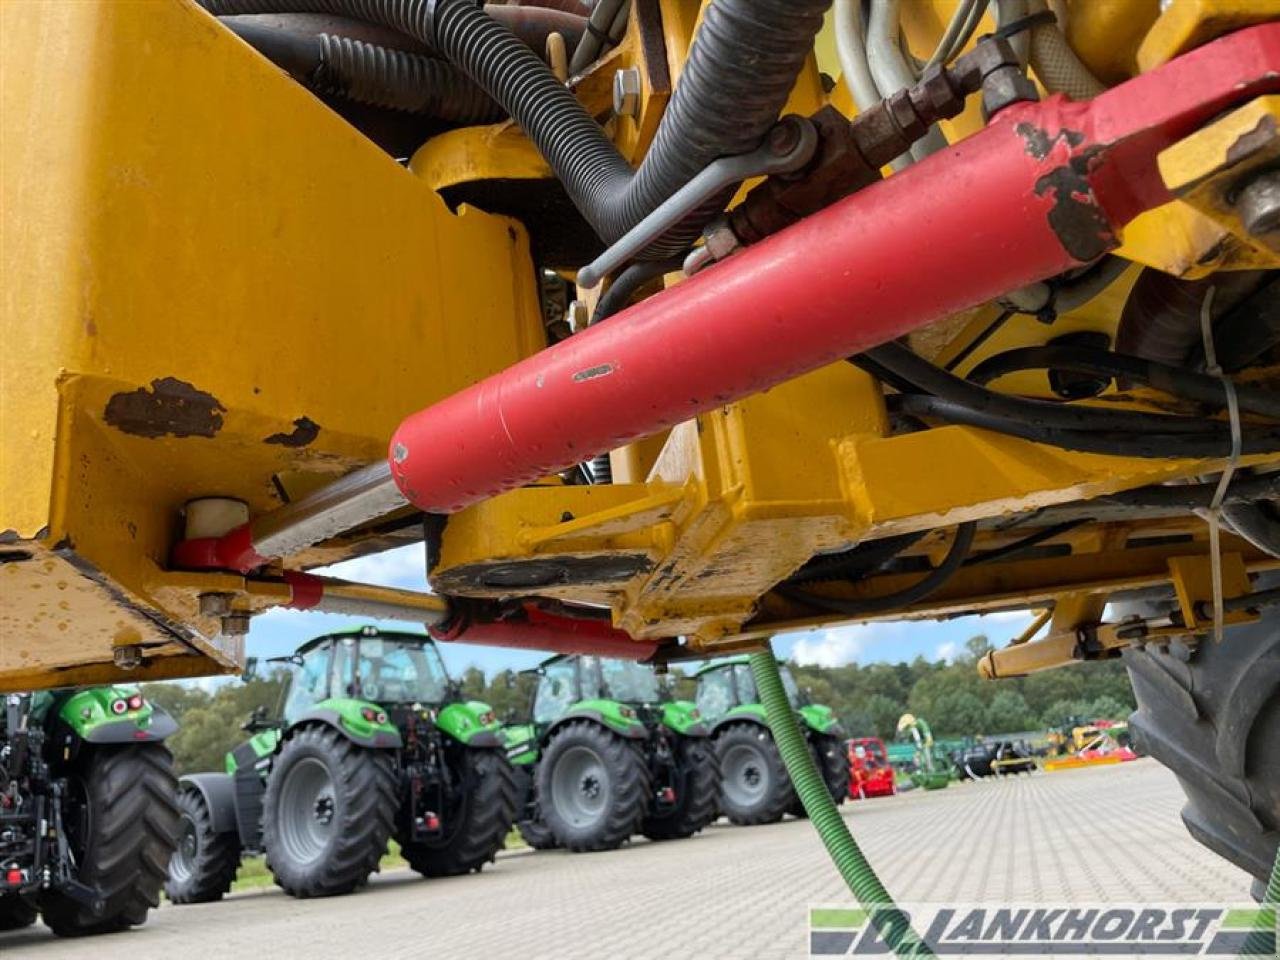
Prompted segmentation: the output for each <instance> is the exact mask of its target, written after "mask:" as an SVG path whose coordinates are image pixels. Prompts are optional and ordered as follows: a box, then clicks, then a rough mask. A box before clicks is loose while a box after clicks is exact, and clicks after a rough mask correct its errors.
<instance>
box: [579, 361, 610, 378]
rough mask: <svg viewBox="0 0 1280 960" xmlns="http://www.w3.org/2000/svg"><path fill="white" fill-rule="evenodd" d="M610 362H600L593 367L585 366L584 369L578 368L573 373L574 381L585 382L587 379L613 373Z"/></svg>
mask: <svg viewBox="0 0 1280 960" xmlns="http://www.w3.org/2000/svg"><path fill="white" fill-rule="evenodd" d="M613 369H614V368H613V364H612V363H601V364H598V365H596V366H594V367H587V369H585V370H579V371H578V372H577V373H575V374H574V375H573V382H574V383H585V382H586V381H588V380H598V379H599V378H600V377H607V376H608V375H609V374H611V373H613Z"/></svg>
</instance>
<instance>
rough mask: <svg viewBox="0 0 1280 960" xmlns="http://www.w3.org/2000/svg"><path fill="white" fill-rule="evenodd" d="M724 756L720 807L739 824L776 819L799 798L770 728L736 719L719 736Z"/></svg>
mask: <svg viewBox="0 0 1280 960" xmlns="http://www.w3.org/2000/svg"><path fill="white" fill-rule="evenodd" d="M715 748H716V756H717V757H718V758H719V760H720V809H721V810H723V811H724V814H725V816H727V817H728V818H729V820H730V821H731V822H733V823H736V824H738V825H739V826H754V825H755V824H759V823H776V822H777V821H779V820H781V819H782V816H783V814H785V813H786V812H787V810H788V809H790V808H791V806H792V804H793V803H795V802H796V791H795V788H794V787H793V786H792V785H791V778H790V777H788V776H787V768H786V766H785V765H784V764H783V762H782V754H781V753H779V752H778V747H777V744H775V743H774V742H773V737H772V736H771V735H770V734H769V731H768V730H766V729H765V728H764V727H762V726H760V725H759V724H755V723H734V724H731V725H729V726H728V727H726V728H725V730H724V731H723V732H722V733H721V734H720V735H719V736H717V737H716V741H715Z"/></svg>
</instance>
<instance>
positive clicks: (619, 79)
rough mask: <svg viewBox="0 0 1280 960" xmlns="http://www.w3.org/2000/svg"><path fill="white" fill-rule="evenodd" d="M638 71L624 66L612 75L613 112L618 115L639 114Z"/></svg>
mask: <svg viewBox="0 0 1280 960" xmlns="http://www.w3.org/2000/svg"><path fill="white" fill-rule="evenodd" d="M640 93H641V89H640V71H639V70H638V69H637V68H635V67H626V68H624V69H622V70H619V71H618V72H617V73H615V74H614V75H613V112H614V113H615V114H617V115H618V116H620V117H630V118H631V119H633V120H634V119H635V118H636V117H638V116H640Z"/></svg>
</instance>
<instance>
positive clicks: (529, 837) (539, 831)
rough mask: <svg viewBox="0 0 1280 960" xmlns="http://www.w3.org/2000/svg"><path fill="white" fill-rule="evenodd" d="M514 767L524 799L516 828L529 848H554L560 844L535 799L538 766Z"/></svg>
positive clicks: (524, 765)
mask: <svg viewBox="0 0 1280 960" xmlns="http://www.w3.org/2000/svg"><path fill="white" fill-rule="evenodd" d="M530 767H532V769H530ZM515 769H516V779H517V781H518V782H519V783H520V789H521V792H522V794H523V801H524V802H523V805H522V806H521V807H520V811H521V814H522V818H521V819H520V820H519V821H518V822H517V823H516V829H518V830H519V831H520V836H521V837H522V838H523V839H524V842H525V844H526V845H527V846H529V847H530V848H532V849H534V850H554V849H555V848H556V847H558V846H560V844H559V843H557V842H556V836H555V834H554V833H552V832H551V828H550V827H549V826H547V821H546V820H545V819H544V818H543V816H542V811H541V810H540V809H539V808H538V804H537V801H536V799H535V792H536V788H537V785H536V783H535V782H534V781H535V774H536V772H537V769H538V768H537V767H536V766H534V765H533V764H523V765H521V766H518V767H516V768H515Z"/></svg>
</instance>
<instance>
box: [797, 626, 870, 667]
mask: <svg viewBox="0 0 1280 960" xmlns="http://www.w3.org/2000/svg"><path fill="white" fill-rule="evenodd" d="M865 639H866V638H865V637H864V636H863V634H862V630H861V629H860V628H857V627H846V628H844V629H837V630H815V631H814V632H813V633H806V634H804V635H803V636H801V637H800V638H799V639H798V640H797V641H796V642H795V645H794V646H793V647H792V648H791V659H792V660H794V661H795V662H796V663H803V664H810V665H813V666H818V667H840V666H843V665H845V664H846V663H853V662H854V661H855V660H857V659H858V657H859V655H860V654H861V653H862V652H863V649H864V647H865V642H864V641H865Z"/></svg>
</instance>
